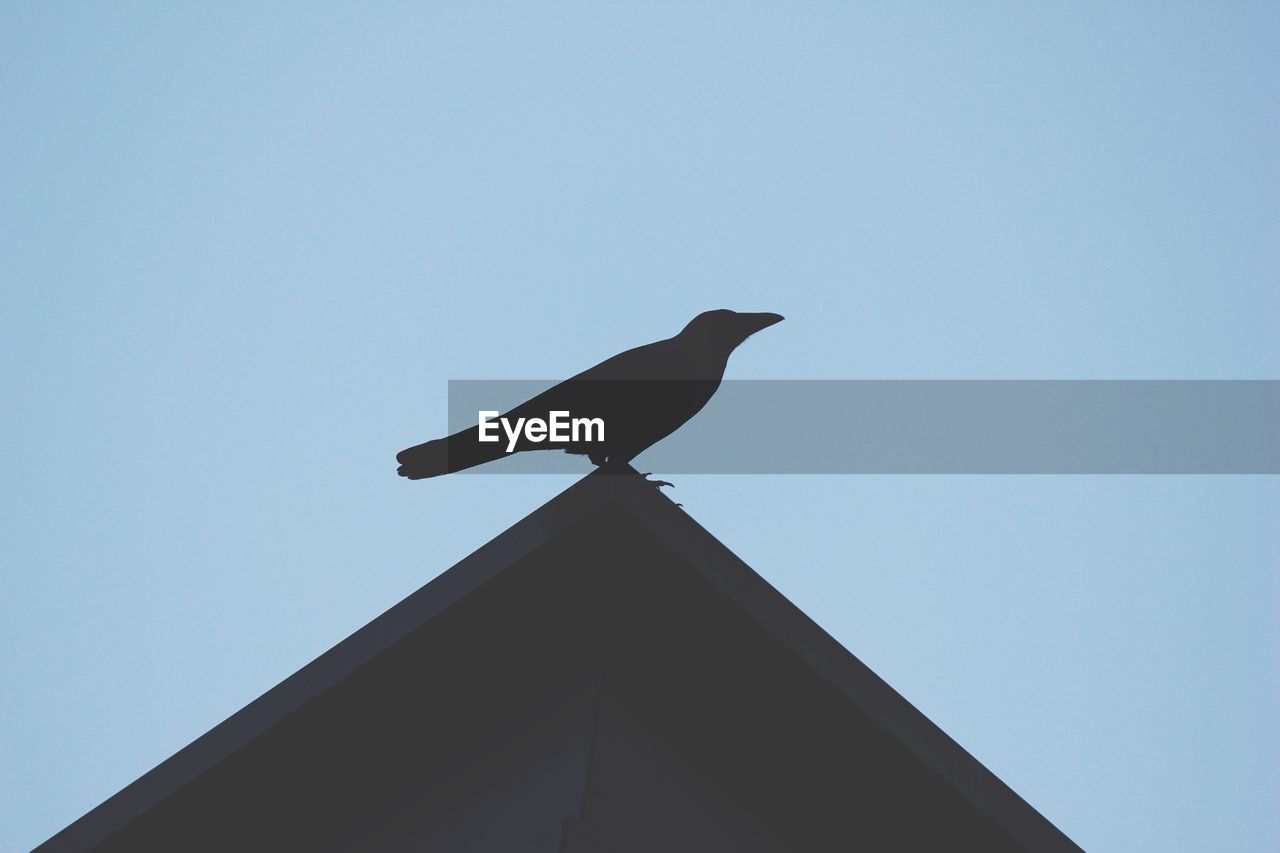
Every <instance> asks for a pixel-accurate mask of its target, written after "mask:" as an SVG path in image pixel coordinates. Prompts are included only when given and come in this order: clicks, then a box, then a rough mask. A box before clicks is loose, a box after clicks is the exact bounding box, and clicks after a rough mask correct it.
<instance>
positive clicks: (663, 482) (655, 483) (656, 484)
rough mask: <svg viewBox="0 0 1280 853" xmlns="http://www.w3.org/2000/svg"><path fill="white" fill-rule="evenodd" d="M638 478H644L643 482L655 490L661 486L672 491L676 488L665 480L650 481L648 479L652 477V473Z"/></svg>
mask: <svg viewBox="0 0 1280 853" xmlns="http://www.w3.org/2000/svg"><path fill="white" fill-rule="evenodd" d="M640 476H641V477H644V481H645V482H646V483H648V484H649V485H650V486H653V487H654V488H655V489H661V488H662V487H663V486H669V487H671V488H673V489H674V488H675V487H676V484H675V483H668V482H667V481H666V480H650V479H649V478H650V477H652V476H653V472H652V471H650V472H649V473H648V474H641V475H640ZM676 506H679V504H676Z"/></svg>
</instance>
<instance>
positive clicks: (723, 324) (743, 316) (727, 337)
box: [680, 308, 782, 352]
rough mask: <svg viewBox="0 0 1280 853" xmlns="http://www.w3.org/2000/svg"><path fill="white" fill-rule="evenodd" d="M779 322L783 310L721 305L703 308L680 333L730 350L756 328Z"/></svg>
mask: <svg viewBox="0 0 1280 853" xmlns="http://www.w3.org/2000/svg"><path fill="white" fill-rule="evenodd" d="M780 322H782V315H781V314H770V313H768V312H760V313H747V312H742V311H730V310H729V309H728V308H720V309H718V310H716V311H703V312H702V313H701V314H699V315H698V316H697V317H694V318H693V319H692V320H690V321H689V325H687V326H685V327H684V331H682V332H681V333H680V336H681V337H682V338H693V339H696V340H698V341H701V342H706V343H708V344H710V345H712V346H714V347H715V348H717V349H723V350H724V351H725V352H731V351H732V350H733V349H734V347H736V346H738V344H740V343H742V342H743V341H745V340H746V339H747V338H749V337H751V336H752V335H754V334H755V333H756V332H758V331H760V330H761V329H766V328H768V327H769V326H772V325H773V324H774V323H780Z"/></svg>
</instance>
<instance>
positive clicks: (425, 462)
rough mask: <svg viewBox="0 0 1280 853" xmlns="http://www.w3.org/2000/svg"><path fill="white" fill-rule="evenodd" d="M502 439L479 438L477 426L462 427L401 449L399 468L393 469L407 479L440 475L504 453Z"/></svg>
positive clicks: (477, 463)
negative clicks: (485, 440) (488, 439)
mask: <svg viewBox="0 0 1280 853" xmlns="http://www.w3.org/2000/svg"><path fill="white" fill-rule="evenodd" d="M504 447H505V445H504V443H503V442H501V441H494V442H481V441H480V430H479V428H478V427H471V429H464V430H463V431H462V432H456V433H454V434H453V435H451V436H449V437H448V438H438V439H436V440H435V441H428V442H427V443H425V444H417V445H414V446H413V447H409V448H406V449H405V450H401V451H400V452H399V453H397V454H396V461H397V462H399V463H400V468H399V470H398V471H397V472H396V473H398V474H399V475H400V476H401V477H408V478H409V479H410V480H422V479H424V478H426V477H439V476H440V475H441V474H451V473H453V472H454V471H461V470H463V469H465V468H471V467H474V466H476V465H482V464H484V463H485V462H492V461H493V460H495V459H498V458H500V457H502V456H505V455H506V453H505V452H504Z"/></svg>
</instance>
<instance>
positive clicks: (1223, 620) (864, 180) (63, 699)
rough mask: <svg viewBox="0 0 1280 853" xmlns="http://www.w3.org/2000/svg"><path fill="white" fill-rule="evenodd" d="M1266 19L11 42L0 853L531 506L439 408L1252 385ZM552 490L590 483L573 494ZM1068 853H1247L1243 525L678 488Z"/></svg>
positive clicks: (981, 504)
mask: <svg viewBox="0 0 1280 853" xmlns="http://www.w3.org/2000/svg"><path fill="white" fill-rule="evenodd" d="M1276 44H1280V10H1278V9H1277V7H1276V6H1275V5H1274V4H1261V3H1258V4H1250V3H1240V4H1231V5H1229V6H1220V5H1210V4H1207V3H1206V4H1191V3H1179V4H1167V3H1150V4H1145V3H1125V4H1117V5H1116V6H1115V7H1104V6H1102V5H1100V4H1099V5H1086V4H1057V5H1049V4H1036V5H1029V4H1012V3H992V4H966V5H965V7H964V8H963V9H962V8H961V7H960V5H957V4H889V3H883V4H874V5H872V4H865V5H857V6H853V7H850V6H847V5H843V4H828V3H814V4H806V5H805V8H803V9H796V8H795V4H772V5H771V4H763V3H744V4H729V3H692V4H667V3H657V4H652V3H648V4H639V3H637V4H629V5H628V4H621V5H620V4H610V5H609V8H608V9H602V8H599V5H598V4H586V3H582V4H539V5H536V6H532V5H530V4H487V3H485V4H434V5H431V4H420V3H415V4H410V3H405V4H395V3H380V4H377V5H376V6H375V7H374V8H367V7H364V6H360V5H356V4H336V3H330V4H303V3H272V4H262V3H220V4H195V3H189V4H181V3H163V4H162V3H131V4H97V5H85V4H63V3H40V4H37V3H10V4H7V5H5V7H4V8H3V10H2V11H0V106H2V107H3V113H2V114H3V115H4V117H5V119H4V122H3V131H2V132H0V181H2V185H3V186H4V187H5V192H4V193H0V363H2V364H3V365H4V368H3V370H0V399H2V400H3V420H0V437H2V439H3V442H4V444H3V447H4V453H3V454H2V455H0V482H3V483H4V487H3V489H2V490H0V641H2V642H3V645H4V648H5V649H6V651H5V654H4V655H3V657H2V658H0V683H2V684H3V685H4V696H5V699H4V701H3V703H0V850H10V849H12V850H21V849H27V848H29V847H31V846H33V845H34V844H36V843H38V842H40V841H42V840H44V839H45V838H47V837H48V836H49V835H51V834H52V833H53V832H55V831H57V830H58V829H60V828H61V827H62V826H64V825H65V824H67V823H68V822H70V821H72V820H73V819H75V818H76V817H78V816H79V815H81V814H82V813H84V812H85V811H87V810H88V809H89V808H91V807H93V806H94V805H96V804H97V803H99V802H100V801H102V800H103V799H105V798H106V797H107V796H109V795H111V794H112V793H114V792H115V791H117V790H118V789H119V788H121V787H122V786H124V785H126V784H127V783H129V782H130V781H132V780H133V779H134V778H136V777H137V776H138V775H140V774H141V773H143V772H145V771H146V770H148V769H149V768H151V767H152V766H154V765H155V764H156V763H158V762H159V761H161V760H163V759H164V758H165V757H167V756H168V755H170V754H172V753H173V752H174V751H176V750H177V749H179V748H180V747H182V746H183V745H185V744H186V743H188V742H189V741H191V740H192V739H193V738H195V737H197V736H198V735H199V734H201V733H202V732H204V731H205V730H207V729H208V728H210V727H211V726H213V725H215V724H216V723H217V722H219V721H220V720H222V719H224V718H225V717H226V716H228V715H229V714H231V713H232V712H234V711H235V710H236V709H238V708H239V707H241V706H243V705H244V704H245V703H247V702H249V701H251V700H252V699H253V698H254V697H256V696H257V695H259V694H261V693H262V692H263V691H264V690H266V689H268V688H269V687H271V686H272V685H273V684H275V683H277V682H278V681H280V680H281V679H282V678H284V677H285V676H287V675H288V674H289V673H291V672H293V671H294V670H296V669H297V668H298V667H300V666H302V665H303V664H305V663H306V662H307V661H309V660H310V659H312V658H314V657H315V656H316V655H318V654H319V653H321V652H322V651H324V650H325V649H327V648H328V647H330V646H331V645H333V644H334V643H336V642H338V641H339V640H341V639H342V638H343V637H345V636H346V635H347V634H349V633H350V632H352V631H353V630H355V629H357V628H359V627H360V626H361V625H363V624H364V623H366V622H368V621H369V620H370V619H371V618H373V617H374V616H376V615H377V614H378V613H380V612H381V611H383V610H384V609H386V608H387V607H389V606H390V605H392V604H394V603H395V602H396V601H398V600H400V599H401V598H403V597H404V596H405V595H407V594H408V593H410V592H411V591H413V590H414V589H416V588H417V587H419V586H420V585H422V584H423V583H425V582H427V581H429V580H430V579H431V578H432V577H434V576H435V575H437V574H438V573H439V572H441V571H443V570H444V569H446V568H448V567H449V566H450V565H451V564H452V563H453V562H455V561H456V560H458V559H459V558H461V557H462V556H464V555H465V554H467V553H469V552H470V551H472V550H474V549H475V548H476V547H478V546H480V545H481V544H483V543H484V542H486V541H488V540H489V539H490V538H492V537H493V536H494V535H496V534H497V533H498V532H500V531H501V530H503V529H505V528H506V527H507V526H508V525H510V524H511V523H513V522H515V521H516V520H517V519H519V518H520V517H522V516H524V515H525V514H527V513H528V512H530V511H532V510H533V509H535V508H536V507H537V506H539V505H540V504H541V503H543V502H544V501H545V500H547V499H548V498H549V497H551V496H552V495H554V494H555V493H557V492H558V491H560V490H561V489H563V488H565V487H567V486H568V485H569V483H571V482H572V478H569V477H532V476H521V477H503V478H494V477H457V478H442V479H439V480H431V481H426V482H419V483H408V482H405V481H402V480H399V479H397V478H396V477H395V476H394V470H395V465H394V461H393V455H394V453H395V451H397V450H399V449H400V448H402V447H405V446H407V445H410V444H414V443H417V442H418V441H422V440H425V439H427V438H431V437H435V435H436V434H437V433H438V432H440V431H441V429H442V428H443V424H444V420H445V408H446V403H447V400H446V382H447V380H449V379H466V378H490V379H513V378H515V379H519V378H542V377H555V376H566V375H569V374H571V373H574V372H576V371H578V370H580V369H582V368H584V367H587V366H589V365H590V364H593V363H595V362H596V361H598V360H600V359H601V358H603V357H605V356H607V355H610V354H612V353H614V352H617V351H619V350H621V349H623V348H626V347H629V346H634V345H637V344H641V343H645V342H648V341H651V340H655V339H657V338H661V337H666V336H668V335H671V334H674V333H675V332H676V331H678V330H679V329H680V328H681V327H682V326H683V325H684V324H685V323H686V322H687V321H688V320H689V319H690V318H691V317H692V316H693V315H694V314H696V313H698V312H699V311H702V310H705V309H708V308H717V307H730V308H735V309H739V310H751V311H775V312H778V313H781V314H784V315H785V316H786V317H787V320H786V322H785V323H782V324H780V325H778V326H776V327H774V328H771V329H768V330H767V331H766V332H763V333H761V334H760V335H758V336H756V337H754V338H752V340H750V341H749V342H748V343H747V344H746V345H745V346H743V347H742V348H741V349H740V350H739V351H738V352H737V353H736V354H735V355H734V357H733V359H732V360H731V361H730V366H729V374H728V375H729V376H731V377H734V378H779V379H894V378H910V379H1009V378H1017V379H1193V378H1194V379H1276V378H1280V337H1277V335H1276V334H1275V332H1276V329H1277V328H1280V288H1277V286H1276V285H1277V281H1278V280H1280V275H1278V273H1280V159H1278V158H1277V157H1276V152H1277V150H1280V144H1278V143H1280V98H1278V97H1277V94H1278V93H1277V88H1278V87H1277V80H1278V79H1280V75H1278V72H1280V67H1278V66H1280V55H1278V54H1277V52H1276V50H1275V45H1276ZM583 470H584V472H585V470H586V468H585V465H584V469H583ZM675 497H676V499H677V500H680V501H681V502H683V503H684V505H685V507H686V509H687V510H688V511H689V513H690V514H691V515H692V516H693V517H694V518H695V519H697V520H698V521H699V522H701V523H702V524H703V525H704V526H706V527H707V528H708V529H709V530H710V531H711V532H712V533H713V534H715V535H716V536H717V537H718V538H720V539H721V541H723V542H724V543H725V544H726V545H728V546H729V547H730V548H731V549H733V550H734V551H735V552H737V553H738V554H739V555H740V556H741V557H743V559H745V560H746V561H747V562H748V563H749V564H750V565H752V566H753V567H754V568H755V569H757V570H758V571H759V572H760V573H761V574H763V575H764V576H765V577H766V578H767V579H768V580H769V581H770V582H772V583H773V584H774V585H775V586H777V587H778V588H779V589H780V590H781V591H782V592H783V594H785V595H786V596H788V597H789V598H790V599H791V600H792V601H794V602H795V603H796V604H797V605H798V606H800V607H801V608H802V609H804V610H805V611H807V612H808V613H809V614H810V615H811V616H813V617H814V618H815V619H816V621H817V622H818V623H819V624H820V625H822V626H823V627H824V628H826V629H827V630H828V631H830V632H831V633H832V634H833V635H834V636H835V637H836V638H837V639H838V640H840V641H841V642H842V643H843V644H844V645H845V646H846V647H847V648H849V649H850V650H851V651H852V652H853V653H854V654H856V655H858V656H859V657H860V658H861V659H862V660H863V661H865V662H866V663H867V664H868V665H869V666H871V668H872V669H874V670H875V671H876V672H877V673H878V674H880V675H881V676H882V677H883V678H885V679H886V680H887V681H888V682H889V683H890V684H891V685H892V686H893V687H895V688H896V689H897V690H898V691H899V692H901V693H902V694H903V695H905V696H906V697H907V699H908V700H910V701H911V702H912V703H913V704H915V705H916V706H917V707H918V708H920V710H921V711H923V712H924V713H925V714H926V715H928V716H929V717H930V718H931V719H933V720H934V721H935V722H936V723H938V724H939V725H940V726H941V727H942V728H943V729H944V730H945V731H947V732H948V733H949V734H950V735H951V736H952V737H954V738H955V739H956V740H957V741H959V742H960V744H961V745H963V746H964V747H965V748H967V749H968V750H969V751H971V752H972V753H973V754H974V755H975V756H976V757H977V758H978V759H979V760H980V761H982V762H983V763H984V764H986V765H987V766H988V767H989V768H991V769H992V770H993V771H994V772H995V773H996V774H997V775H999V776H1000V777H1001V778H1002V779H1004V780H1005V781H1006V782H1008V783H1009V784H1010V785H1011V786H1012V787H1013V788H1014V789H1015V790H1016V791H1018V792H1019V793H1020V794H1021V795H1022V796H1024V797H1025V798H1026V799H1027V800H1029V801H1030V803H1031V804H1032V805H1033V806H1035V807H1036V808H1038V809H1039V810H1040V811H1041V812H1043V813H1044V814H1045V815H1046V816H1047V817H1048V818H1049V819H1050V820H1052V821H1053V822H1055V823H1056V824H1057V825H1058V826H1060V827H1061V828H1062V829H1063V830H1064V831H1066V832H1067V833H1068V834H1069V835H1071V837H1072V838H1073V839H1075V840H1076V841H1077V842H1078V843H1080V844H1081V845H1082V846H1084V847H1085V848H1086V849H1089V850H1091V851H1093V850H1104V851H1105V850H1116V851H1153V853H1155V851H1160V853H1167V851H1180V850H1195V851H1200V850H1203V851H1222V850H1231V851H1270V850H1275V849H1278V848H1280V810H1277V809H1276V808H1275V805H1276V803H1277V802H1278V801H1280V731H1278V729H1277V724H1276V720H1277V719H1280V663H1278V661H1280V657H1278V656H1277V653H1278V652H1280V571H1278V569H1280V512H1277V510H1278V509H1280V482H1278V481H1277V478H1275V477H1247V476H1237V477H1195V476H1186V477H1180V476H1158V477H1124V476H1112V477H1081V476H1062V477H1048V476H1045V477H1036V476H1016V477H988V476H965V477H919V476H917V477H892V476H874V477H837V476H828V477H785V476H775V477H747V476H703V477H695V476H682V477H680V478H679V479H678V480H677V489H676V492H675Z"/></svg>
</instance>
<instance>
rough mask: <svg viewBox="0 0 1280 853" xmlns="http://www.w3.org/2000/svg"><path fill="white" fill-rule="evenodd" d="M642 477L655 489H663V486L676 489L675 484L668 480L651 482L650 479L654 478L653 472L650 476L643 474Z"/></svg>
mask: <svg viewBox="0 0 1280 853" xmlns="http://www.w3.org/2000/svg"><path fill="white" fill-rule="evenodd" d="M640 476H641V477H644V481H645V482H646V483H648V484H649V485H650V486H653V487H654V488H655V489H661V488H662V487H663V486H670V487H671V488H673V489H674V488H675V487H676V484H675V483H668V482H667V481H666V480H650V479H649V478H650V477H652V476H653V472H652V471H650V472H649V473H648V474H641V475H640Z"/></svg>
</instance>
